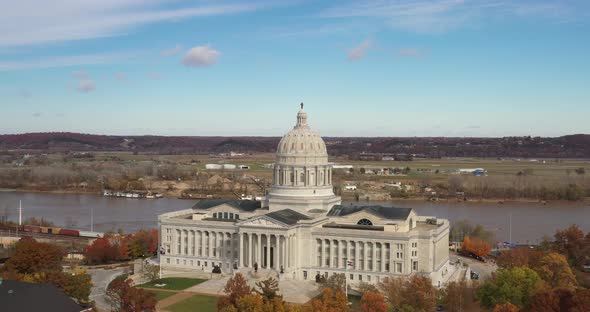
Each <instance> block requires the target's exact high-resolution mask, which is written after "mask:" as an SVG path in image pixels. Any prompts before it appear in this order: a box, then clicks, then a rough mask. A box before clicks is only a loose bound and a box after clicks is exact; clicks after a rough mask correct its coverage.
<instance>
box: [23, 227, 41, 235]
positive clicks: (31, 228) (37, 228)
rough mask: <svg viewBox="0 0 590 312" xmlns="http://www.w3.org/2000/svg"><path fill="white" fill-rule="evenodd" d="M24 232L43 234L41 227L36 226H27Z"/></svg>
mask: <svg viewBox="0 0 590 312" xmlns="http://www.w3.org/2000/svg"><path fill="white" fill-rule="evenodd" d="M23 230H24V231H25V232H33V233H41V227H39V226H36V225H25V226H24V229H23Z"/></svg>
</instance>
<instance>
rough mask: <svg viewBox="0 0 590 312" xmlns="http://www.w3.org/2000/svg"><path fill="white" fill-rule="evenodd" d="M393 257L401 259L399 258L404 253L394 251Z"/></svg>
mask: <svg viewBox="0 0 590 312" xmlns="http://www.w3.org/2000/svg"><path fill="white" fill-rule="evenodd" d="M395 257H396V258H397V259H401V258H403V257H404V254H403V252H396V253H395Z"/></svg>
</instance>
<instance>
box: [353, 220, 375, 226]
mask: <svg viewBox="0 0 590 312" xmlns="http://www.w3.org/2000/svg"><path fill="white" fill-rule="evenodd" d="M356 224H359V225H373V222H371V220H369V219H360V220H359V222H357V223H356Z"/></svg>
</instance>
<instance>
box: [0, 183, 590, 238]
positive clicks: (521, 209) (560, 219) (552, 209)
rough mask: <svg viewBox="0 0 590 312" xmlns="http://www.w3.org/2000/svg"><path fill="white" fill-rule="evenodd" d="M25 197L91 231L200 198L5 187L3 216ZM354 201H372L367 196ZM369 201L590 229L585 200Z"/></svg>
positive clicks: (543, 231) (525, 227) (64, 223)
mask: <svg viewBox="0 0 590 312" xmlns="http://www.w3.org/2000/svg"><path fill="white" fill-rule="evenodd" d="M19 200H21V201H22V205H23V220H24V219H26V218H28V217H36V218H44V219H47V220H50V221H52V222H53V223H55V224H56V226H61V227H70V228H75V229H81V230H90V219H91V218H90V215H91V212H92V214H93V220H94V230H95V231H101V232H104V231H109V230H117V229H119V228H121V229H123V230H124V232H125V233H130V232H134V231H137V230H139V229H142V228H144V229H145V228H155V227H156V226H157V216H158V215H159V214H162V213H164V212H169V211H175V210H180V209H186V208H190V207H191V206H192V205H194V203H196V201H193V200H181V199H169V198H163V199H157V200H146V199H126V198H110V197H103V196H99V195H93V194H54V193H26V192H0V216H6V217H7V218H8V219H9V220H13V221H17V220H18V205H19ZM345 204H350V203H345ZM353 204H367V203H366V202H362V201H361V202H359V203H353ZM369 204H377V205H394V206H397V207H411V208H414V209H415V210H416V212H417V213H418V214H419V215H429V216H436V217H438V218H446V219H449V220H451V222H453V221H457V220H461V219H467V220H470V221H471V222H473V223H478V224H482V225H483V226H484V227H485V228H486V229H488V230H491V231H493V232H495V234H496V239H497V240H499V241H507V240H508V239H509V236H510V219H512V241H514V242H517V243H538V242H539V241H540V240H541V239H542V238H543V236H545V235H547V236H552V235H553V234H554V233H555V231H556V230H557V229H563V228H566V227H568V226H570V225H571V224H577V225H578V226H580V228H582V230H584V231H585V232H588V231H590V206H589V205H588V204H583V203H570V202H554V203H551V202H550V203H548V204H547V205H543V204H541V203H529V202H507V203H505V204H498V203H477V202H461V203H457V202H445V201H439V202H424V201H400V202H387V203H383V202H381V203H369ZM510 215H511V216H512V217H510Z"/></svg>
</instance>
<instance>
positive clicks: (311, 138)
mask: <svg viewBox="0 0 590 312" xmlns="http://www.w3.org/2000/svg"><path fill="white" fill-rule="evenodd" d="M158 223H159V228H160V243H161V252H160V255H159V257H160V259H159V260H160V263H161V265H162V268H163V270H166V271H168V270H179V271H192V270H198V271H207V272H211V270H212V269H213V266H219V267H220V268H221V270H222V272H223V273H228V274H230V273H233V272H236V271H240V272H243V273H245V274H244V275H245V276H248V274H249V273H252V272H253V271H254V267H257V268H258V269H259V270H273V271H275V272H276V273H277V274H280V278H281V279H295V280H309V279H314V278H315V276H316V275H318V274H320V275H324V276H326V277H328V276H330V275H332V274H335V273H346V278H347V279H348V282H349V283H352V284H355V283H359V282H368V283H377V282H379V281H380V280H381V279H383V278H384V277H386V276H394V277H396V276H397V277H402V276H409V275H411V274H422V275H426V276H429V277H430V278H431V279H432V281H433V284H435V285H440V284H441V283H443V282H444V280H446V278H445V277H447V278H448V275H449V274H450V271H449V270H450V264H449V247H448V245H449V222H448V220H445V219H436V218H433V217H425V216H418V215H417V214H416V212H415V211H414V210H413V209H412V208H396V207H383V206H375V205H370V206H358V205H349V204H348V205H342V204H341V199H340V197H338V196H336V195H334V191H333V186H332V167H331V165H330V164H329V163H328V153H327V150H326V144H325V143H324V141H323V140H322V138H321V137H320V136H319V135H318V134H317V133H315V132H314V131H312V130H311V128H310V127H309V125H308V121H307V113H306V112H305V111H304V110H303V104H302V105H301V110H300V111H299V112H298V113H297V122H296V124H295V127H293V129H291V131H289V132H288V133H287V134H285V136H283V138H282V139H281V141H280V143H279V145H278V146H277V152H276V162H275V164H274V168H273V178H272V188H271V190H270V191H269V193H268V194H267V196H266V197H265V199H264V200H263V201H252V200H231V199H230V200H228V199H215V200H202V201H200V202H198V203H197V204H195V205H194V206H193V207H192V208H191V209H186V210H181V211H175V212H169V213H165V214H162V215H160V216H159V217H158ZM347 263H348V267H346V265H347Z"/></svg>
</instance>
